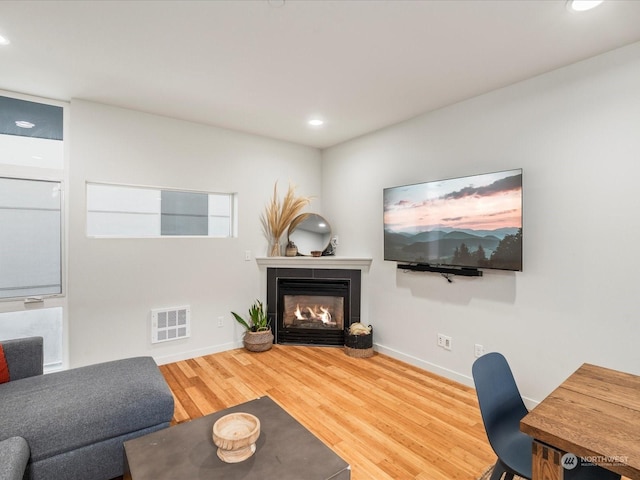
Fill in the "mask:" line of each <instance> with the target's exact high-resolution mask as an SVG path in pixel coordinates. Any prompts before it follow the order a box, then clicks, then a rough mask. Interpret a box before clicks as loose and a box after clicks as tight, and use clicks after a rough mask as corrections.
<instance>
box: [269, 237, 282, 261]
mask: <svg viewBox="0 0 640 480" xmlns="http://www.w3.org/2000/svg"><path fill="white" fill-rule="evenodd" d="M267 256H269V257H281V256H282V245H280V239H279V238H272V239H271V240H269V248H268V250H267Z"/></svg>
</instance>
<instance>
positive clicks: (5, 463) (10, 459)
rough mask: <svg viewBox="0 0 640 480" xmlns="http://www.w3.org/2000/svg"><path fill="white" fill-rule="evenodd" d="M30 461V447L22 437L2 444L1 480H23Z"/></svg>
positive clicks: (0, 447) (10, 439)
mask: <svg viewBox="0 0 640 480" xmlns="http://www.w3.org/2000/svg"><path fill="white" fill-rule="evenodd" d="M28 461H29V445H27V441H26V440H25V439H24V438H21V437H11V438H7V439H6V440H2V441H1V442H0V480H22V477H23V476H24V471H25V468H26V467H27V462H28Z"/></svg>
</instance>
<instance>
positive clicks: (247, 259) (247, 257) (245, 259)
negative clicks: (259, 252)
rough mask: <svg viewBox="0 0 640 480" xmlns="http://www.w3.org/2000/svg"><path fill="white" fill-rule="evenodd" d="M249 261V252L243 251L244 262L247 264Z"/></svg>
mask: <svg viewBox="0 0 640 480" xmlns="http://www.w3.org/2000/svg"><path fill="white" fill-rule="evenodd" d="M250 260H251V250H245V251H244V261H245V262H248V261H250Z"/></svg>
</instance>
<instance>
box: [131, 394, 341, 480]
mask: <svg viewBox="0 0 640 480" xmlns="http://www.w3.org/2000/svg"><path fill="white" fill-rule="evenodd" d="M234 412H247V413H251V414H253V415H255V416H256V417H258V418H259V419H260V424H261V427H260V437H259V438H258V441H257V442H256V453H255V454H254V455H253V456H251V457H250V458H248V459H247V460H245V461H243V462H240V463H225V462H223V461H222V460H220V459H219V458H218V455H217V454H216V450H217V448H216V446H215V445H214V444H213V439H212V429H213V424H214V423H215V421H216V420H218V419H219V418H220V417H222V416H224V415H226V414H228V413H234ZM124 469H125V473H124V480H164V479H166V480H176V479H190V480H197V479H216V478H220V479H222V478H223V479H225V480H240V479H243V480H270V479H277V480H300V479H305V480H315V479H317V480H328V479H331V480H349V479H350V478H351V469H350V467H349V464H348V463H346V462H345V461H344V460H342V459H341V458H340V457H339V456H338V455H336V454H335V453H334V452H333V451H332V450H331V449H330V448H329V447H327V446H326V445H325V444H324V443H322V441H320V439H318V438H317V437H316V436H315V435H313V434H312V433H311V432H310V431H309V430H307V429H306V428H305V427H303V426H302V425H301V424H300V423H299V422H298V421H297V420H296V419H294V418H293V417H292V416H291V415H289V414H288V413H287V412H286V411H284V410H283V409H282V408H281V407H280V406H279V405H278V404H277V403H275V402H274V401H273V400H272V399H271V398H269V397H260V398H258V399H256V400H251V401H250V402H246V403H242V404H240V405H236V406H235V407H231V408H227V409H226V410H222V411H220V412H216V413H212V414H211V415H207V416H205V417H201V418H198V419H196V420H192V421H190V422H186V423H182V424H180V425H176V426H174V427H169V428H166V429H164V430H160V431H157V432H153V433H150V434H148V435H144V436H142V437H139V438H136V439H133V440H129V441H126V442H124Z"/></svg>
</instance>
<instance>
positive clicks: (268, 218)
mask: <svg viewBox="0 0 640 480" xmlns="http://www.w3.org/2000/svg"><path fill="white" fill-rule="evenodd" d="M295 190H296V188H295V187H294V186H292V185H291V184H289V188H288V189H287V193H286V194H285V196H284V198H283V199H282V201H280V197H279V196H278V182H276V183H275V185H274V186H273V197H272V198H271V200H270V201H269V203H267V206H266V207H265V209H264V212H263V213H262V215H260V222H261V223H262V231H263V232H264V235H265V236H266V237H267V240H268V241H269V245H270V251H269V256H271V257H277V256H279V255H280V237H282V235H284V232H286V231H287V229H288V228H289V227H290V226H291V223H292V222H293V220H294V219H295V218H296V217H297V216H298V215H300V212H301V211H302V209H303V208H304V207H306V206H307V205H309V203H310V202H311V199H310V198H309V197H297V196H296V193H295ZM297 224H298V221H296V225H297Z"/></svg>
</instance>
